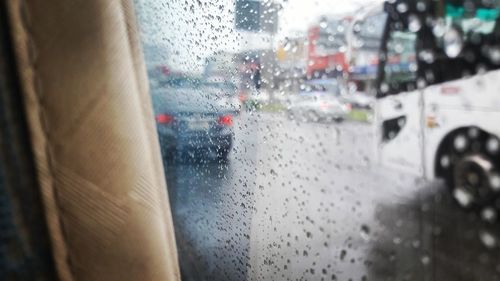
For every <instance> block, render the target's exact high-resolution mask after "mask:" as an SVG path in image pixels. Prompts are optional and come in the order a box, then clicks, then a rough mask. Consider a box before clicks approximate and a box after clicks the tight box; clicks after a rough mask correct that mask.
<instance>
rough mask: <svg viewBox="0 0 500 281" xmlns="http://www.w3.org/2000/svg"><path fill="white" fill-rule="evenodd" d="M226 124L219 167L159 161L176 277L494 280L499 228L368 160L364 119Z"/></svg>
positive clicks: (263, 118)
mask: <svg viewBox="0 0 500 281" xmlns="http://www.w3.org/2000/svg"><path fill="white" fill-rule="evenodd" d="M234 126H235V146H234V149H233V151H232V153H231V157H230V158H231V159H230V161H229V162H228V163H227V164H219V163H216V162H214V161H212V162H211V163H196V162H195V163H175V164H174V165H172V166H170V167H167V181H168V186H169V194H170V201H171V203H172V208H173V213H174V223H175V226H176V235H177V241H178V248H179V257H180V262H181V267H182V271H183V275H184V279H185V280H455V281H456V280H464V281H465V280H500V273H499V272H500V258H499V255H500V251H498V242H497V237H500V230H499V226H498V225H497V224H487V223H484V222H482V221H481V220H479V219H478V218H477V217H476V215H474V214H473V213H467V212H465V211H462V210H460V209H459V208H458V207H456V205H454V203H453V202H452V200H451V198H450V197H449V196H448V194H447V192H446V189H445V188H444V187H443V186H442V183H440V182H433V183H428V182H423V181H421V180H418V179H415V178H412V177H410V176H407V175H403V174H398V173H396V172H392V171H387V170H384V169H383V168H381V167H378V166H377V165H376V164H375V163H374V161H373V159H374V157H373V150H372V147H373V146H372V141H373V134H372V132H371V127H370V126H369V125H365V124H361V123H354V122H345V123H342V124H318V123H301V124H299V123H296V122H293V121H289V120H287V119H286V118H285V117H283V116H281V115H280V114H271V113H260V114H248V113H245V114H243V115H242V116H240V117H239V119H237V120H236V121H235V124H234ZM402 153H404V152H402ZM200 162H201V161H200Z"/></svg>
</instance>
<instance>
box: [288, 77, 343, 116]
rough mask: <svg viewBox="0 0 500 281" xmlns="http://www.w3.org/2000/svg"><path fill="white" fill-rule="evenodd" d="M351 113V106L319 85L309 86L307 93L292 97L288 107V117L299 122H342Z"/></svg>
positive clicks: (303, 92)
mask: <svg viewBox="0 0 500 281" xmlns="http://www.w3.org/2000/svg"><path fill="white" fill-rule="evenodd" d="M350 111H351V105H350V104H349V103H346V102H343V100H342V99H341V98H340V96H339V95H338V94H335V93H332V92H330V91H327V90H326V89H325V88H324V87H322V86H318V85H308V86H307V87H306V91H302V92H300V94H298V95H295V96H291V97H290V98H289V100H288V106H287V114H288V117H289V118H290V119H295V120H299V121H314V122H318V121H327V122H330V121H337V122H341V121H343V120H344V119H346V117H347V116H348V114H349V113H350Z"/></svg>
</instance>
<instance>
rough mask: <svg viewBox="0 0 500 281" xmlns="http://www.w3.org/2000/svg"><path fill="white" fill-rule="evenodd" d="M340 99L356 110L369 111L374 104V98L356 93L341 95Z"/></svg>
mask: <svg viewBox="0 0 500 281" xmlns="http://www.w3.org/2000/svg"><path fill="white" fill-rule="evenodd" d="M342 99H343V100H344V101H345V102H347V103H350V104H351V105H352V107H353V108H356V109H366V110H371V109H373V104H374V103H375V96H373V95H369V94H366V93H364V92H358V91H355V92H348V93H346V94H343V95H342Z"/></svg>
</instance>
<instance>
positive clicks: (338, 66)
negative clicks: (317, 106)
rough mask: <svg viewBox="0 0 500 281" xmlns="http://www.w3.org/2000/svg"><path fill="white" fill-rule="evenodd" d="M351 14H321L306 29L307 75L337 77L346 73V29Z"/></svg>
mask: <svg viewBox="0 0 500 281" xmlns="http://www.w3.org/2000/svg"><path fill="white" fill-rule="evenodd" d="M351 20H352V17H351V16H323V17H322V18H321V19H320V21H319V22H318V23H317V24H315V25H313V26H311V27H310V28H309V30H308V35H307V39H308V50H307V59H308V65H307V76H308V77H310V78H314V77H330V78H331V77H339V76H343V75H344V74H345V73H347V70H348V62H347V59H346V51H347V31H348V28H349V26H350V22H351Z"/></svg>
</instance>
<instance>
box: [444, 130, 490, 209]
mask: <svg viewBox="0 0 500 281" xmlns="http://www.w3.org/2000/svg"><path fill="white" fill-rule="evenodd" d="M491 137H492V136H491V135H489V134H488V133H486V132H484V131H482V130H480V129H478V128H469V129H466V130H461V131H458V132H456V133H455V134H453V135H451V136H450V137H449V140H448V142H447V143H445V144H444V145H445V146H444V148H445V149H443V151H441V153H440V155H439V156H438V158H437V162H436V164H437V165H440V168H441V169H442V170H441V176H442V177H443V178H444V180H445V183H446V185H447V186H448V188H449V191H450V193H451V195H452V197H453V200H454V201H455V203H457V204H458V205H459V206H460V207H461V208H464V209H466V210H484V209H485V208H487V209H490V208H492V206H494V205H495V201H496V200H497V198H498V194H499V192H500V184H499V183H497V182H498V181H499V180H500V176H499V172H498V171H499V169H498V168H499V167H498V160H497V159H498V155H492V154H491V153H490V152H488V149H487V141H488V139H490V138H491ZM495 181H497V182H495Z"/></svg>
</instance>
